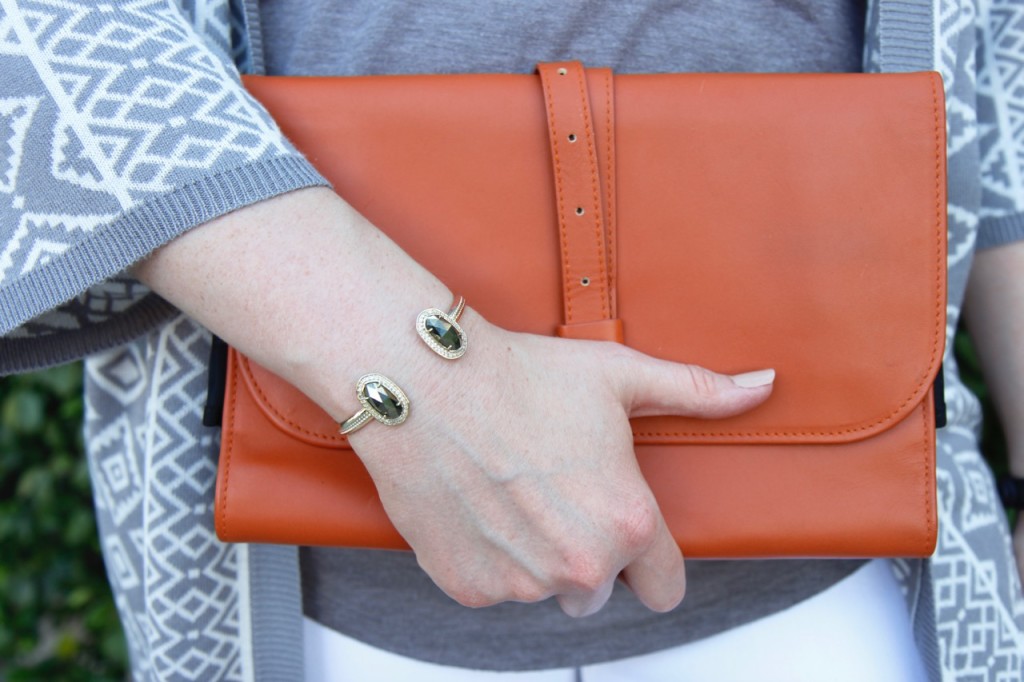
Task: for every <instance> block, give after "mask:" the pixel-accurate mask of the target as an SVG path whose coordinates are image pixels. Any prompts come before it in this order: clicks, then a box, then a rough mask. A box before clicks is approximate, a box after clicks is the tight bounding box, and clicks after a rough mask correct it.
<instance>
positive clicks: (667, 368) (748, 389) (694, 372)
mask: <svg viewBox="0 0 1024 682" xmlns="http://www.w3.org/2000/svg"><path fill="white" fill-rule="evenodd" d="M623 364H625V365H626V367H623V369H624V370H625V371H624V373H623V376H622V377H621V382H620V384H619V385H620V386H621V387H622V398H623V405H624V406H625V407H626V409H627V411H628V412H629V416H630V417H653V416H659V415H678V416H683V417H703V418H707V419H714V418H719V417H730V416H732V415H735V414H740V413H741V412H746V411H747V410H749V409H751V408H753V407H755V406H757V405H760V404H761V403H762V402H764V401H765V400H766V399H767V398H768V396H769V395H771V392H772V386H773V383H774V381H775V370H774V369H762V370H758V371H755V372H746V373H744V374H737V375H732V376H730V375H727V374H719V373H718V372H713V371H711V370H709V369H705V368H704V367H699V366H697V365H687V364H683V363H676V362H669V361H667V360H658V359H656V358H652V357H649V356H647V355H643V354H640V353H637V354H636V355H635V356H634V361H632V362H627V363H623Z"/></svg>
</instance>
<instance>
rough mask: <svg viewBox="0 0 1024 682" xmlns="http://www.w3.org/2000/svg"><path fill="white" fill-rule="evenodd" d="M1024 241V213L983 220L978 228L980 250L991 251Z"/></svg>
mask: <svg viewBox="0 0 1024 682" xmlns="http://www.w3.org/2000/svg"><path fill="white" fill-rule="evenodd" d="M1022 239H1024V213H1012V214H1010V215H1006V216H1001V217H999V218H982V220H981V224H980V225H979V226H978V248H979V249H991V248H994V247H996V246H1002V245H1004V244H1009V243H1011V242H1016V241H1020V240H1022Z"/></svg>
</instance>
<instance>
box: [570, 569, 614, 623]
mask: <svg viewBox="0 0 1024 682" xmlns="http://www.w3.org/2000/svg"><path fill="white" fill-rule="evenodd" d="M614 587H615V576H612V577H611V578H609V579H608V580H606V581H605V582H604V584H603V585H601V587H599V588H598V589H597V590H595V591H594V592H588V593H573V594H560V595H558V605H559V606H561V607H562V610H563V611H565V613H566V614H567V615H570V616H572V617H573V618H585V617H586V616H590V615H593V614H595V613H597V612H598V611H600V610H601V608H602V607H603V606H604V605H605V604H606V603H607V602H608V598H609V597H611V596H612V588H614Z"/></svg>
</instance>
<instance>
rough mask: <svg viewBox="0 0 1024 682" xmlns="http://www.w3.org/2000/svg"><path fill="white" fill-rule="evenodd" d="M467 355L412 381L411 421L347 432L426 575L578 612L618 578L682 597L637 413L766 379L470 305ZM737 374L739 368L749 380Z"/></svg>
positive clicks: (748, 393) (463, 588) (751, 399)
mask: <svg viewBox="0 0 1024 682" xmlns="http://www.w3.org/2000/svg"><path fill="white" fill-rule="evenodd" d="M462 324H463V326H464V327H465V328H466V329H467V331H468V332H469V334H470V335H471V337H472V341H473V345H472V348H471V350H470V352H469V353H467V354H466V355H465V356H464V357H463V358H461V359H460V360H458V361H456V362H452V363H445V365H444V366H442V365H441V364H440V360H439V359H438V358H435V357H432V356H431V357H427V355H428V354H424V357H425V358H426V360H428V362H427V363H426V364H425V365H421V367H422V369H420V370H419V371H418V372H414V373H413V376H412V377H411V379H410V382H409V384H408V385H406V386H403V388H405V390H406V392H408V393H411V394H414V395H415V397H412V396H410V397H411V400H412V407H411V412H410V419H409V421H407V422H406V423H405V424H403V425H401V426H399V427H395V428H384V427H381V426H380V425H377V424H372V423H371V424H370V425H368V426H367V427H366V428H364V429H362V430H360V431H358V432H356V433H353V434H352V435H351V437H350V442H351V443H352V445H353V447H354V448H355V449H356V451H357V452H358V453H359V454H360V456H361V457H362V458H363V460H364V462H365V463H366V465H367V467H368V469H369V471H370V474H371V475H372V476H373V478H374V480H375V482H376V484H377V487H378V490H379V492H380V496H381V499H382V501H383V503H384V507H385V509H386V510H387V513H388V515H389V516H390V518H391V520H392V521H393V522H394V524H395V526H396V527H397V528H398V530H399V531H400V532H401V533H402V535H403V536H404V537H405V539H406V540H407V541H408V542H409V544H410V545H411V546H412V548H413V549H414V550H415V552H416V556H417V559H418V561H419V563H420V565H421V566H422V567H423V569H424V570H425V571H426V572H427V573H428V574H429V575H430V576H431V578H432V579H433V580H434V581H435V582H436V583H437V584H438V585H439V586H440V587H441V589H443V590H444V591H445V592H446V593H447V594H449V595H450V596H451V597H452V598H453V599H455V600H456V601H458V602H460V603H462V604H464V605H467V606H486V605H490V604H495V603H497V602H501V601H508V600H514V601H525V602H534V601H539V600H542V599H545V598H547V597H550V596H557V597H558V599H559V601H560V603H561V606H562V608H563V610H565V611H566V613H568V614H570V615H575V616H582V615H587V614H589V613H593V612H595V611H597V610H598V609H599V608H601V606H602V605H603V604H604V603H605V601H606V600H607V599H608V597H609V595H610V593H611V588H612V585H613V583H614V580H615V578H616V576H618V575H619V573H620V572H622V575H623V578H624V579H625V581H626V583H627V584H628V585H629V586H630V587H631V588H632V590H633V591H634V592H635V593H636V595H637V597H638V598H639V599H640V600H641V601H642V602H643V603H644V604H645V605H647V606H648V607H649V608H651V609H654V610H656V611H666V610H669V609H672V608H673V607H675V606H676V605H677V604H678V603H679V602H680V600H681V599H682V597H683V592H684V590H685V574H684V569H683V560H682V555H681V553H680V551H679V548H678V546H677V545H676V543H675V541H674V540H673V538H672V536H671V535H670V534H669V531H668V529H667V527H666V525H665V521H664V519H663V518H662V515H661V513H660V511H659V510H658V507H657V503H656V501H655V499H654V497H653V495H652V493H651V491H650V488H649V487H648V486H647V483H646V482H645V481H644V479H643V477H642V475H641V473H640V470H639V467H638V465H637V461H636V457H635V455H634V452H633V439H632V433H631V431H630V427H629V422H628V417H630V416H650V415H660V414H678V415H689V416H700V417H721V416H726V415H731V414H736V413H738V412H742V411H744V410H747V409H750V408H751V407H753V406H755V405H757V404H759V403H760V402H761V401H763V400H764V399H765V398H767V397H768V395H769V393H770V392H771V383H770V382H771V379H772V376H773V375H772V373H771V372H766V373H764V374H761V375H759V376H755V377H754V382H755V383H758V382H760V383H762V384H763V385H760V386H757V387H754V388H742V387H740V386H739V385H737V384H736V383H734V382H733V380H731V379H730V378H728V377H726V376H723V375H718V374H714V373H712V372H709V371H707V370H704V369H701V368H697V367H691V366H686V365H678V364H674V363H669V362H664V361H660V360H655V359H653V358H649V357H647V356H644V355H642V354H640V353H637V352H634V351H631V350H629V349H628V348H625V347H623V346H620V345H618V344H613V343H602V342H587V341H569V340H563V339H554V338H546V337H537V336H531V335H525V334H515V333H510V332H507V331H504V330H501V329H498V328H496V327H494V326H492V325H489V324H487V323H486V322H485V321H484V320H483V319H481V318H480V317H479V316H476V315H474V314H473V313H472V311H469V310H467V313H466V315H465V316H464V317H463V321H462ZM741 381H742V380H741Z"/></svg>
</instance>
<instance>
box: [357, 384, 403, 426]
mask: <svg viewBox="0 0 1024 682" xmlns="http://www.w3.org/2000/svg"><path fill="white" fill-rule="evenodd" d="M363 396H365V397H366V400H367V401H369V403H370V407H371V408H373V410H374V411H375V412H377V413H378V414H380V415H382V416H384V417H387V418H388V419H398V418H399V417H400V416H402V403H400V402H399V401H398V398H396V397H395V394H394V393H392V392H391V391H389V390H388V388H387V386H385V385H384V384H382V383H380V382H379V381H369V382H367V383H366V385H365V386H363Z"/></svg>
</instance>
